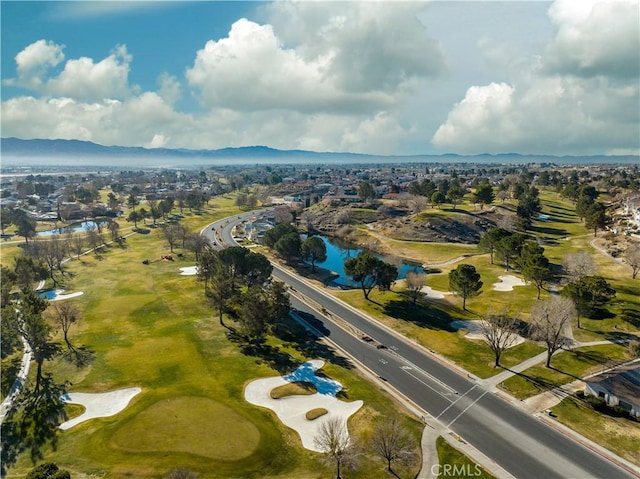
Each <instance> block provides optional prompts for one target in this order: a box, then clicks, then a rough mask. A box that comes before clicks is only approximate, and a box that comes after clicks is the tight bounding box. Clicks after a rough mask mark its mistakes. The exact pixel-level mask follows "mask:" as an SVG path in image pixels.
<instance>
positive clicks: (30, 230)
mask: <svg viewBox="0 0 640 479" xmlns="http://www.w3.org/2000/svg"><path fill="white" fill-rule="evenodd" d="M17 211H20V212H21V213H22V214H18V213H17ZM17 211H16V214H15V215H14V220H13V224H15V225H16V234H17V235H18V236H22V237H24V241H25V243H29V238H33V237H34V236H35V235H36V221H35V220H34V219H33V218H30V217H28V216H27V215H26V213H24V212H23V211H22V210H17Z"/></svg>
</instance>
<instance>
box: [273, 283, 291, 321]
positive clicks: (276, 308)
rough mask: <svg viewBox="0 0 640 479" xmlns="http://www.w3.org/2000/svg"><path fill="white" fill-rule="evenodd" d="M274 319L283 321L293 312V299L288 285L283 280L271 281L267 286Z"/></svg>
mask: <svg viewBox="0 0 640 479" xmlns="http://www.w3.org/2000/svg"><path fill="white" fill-rule="evenodd" d="M267 293H268V294H269V300H270V303H271V304H270V311H271V319H272V321H283V320H285V319H286V318H287V317H288V316H289V313H290V312H291V301H290V299H289V292H288V291H287V286H286V285H285V284H284V283H283V282H282V281H271V282H270V283H269V287H268V288H267Z"/></svg>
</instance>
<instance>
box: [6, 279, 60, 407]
mask: <svg viewBox="0 0 640 479" xmlns="http://www.w3.org/2000/svg"><path fill="white" fill-rule="evenodd" d="M48 304H49V301H47V300H46V299H44V298H41V297H40V296H38V294H37V293H35V292H34V291H33V290H32V289H30V288H26V289H23V290H22V292H21V293H20V302H19V303H18V304H17V305H16V309H17V311H18V321H17V326H18V331H19V332H20V334H21V335H22V337H23V338H24V340H25V341H26V342H27V343H28V344H29V348H30V349H31V352H32V354H33V360H34V361H35V362H36V366H37V369H36V385H35V390H34V393H35V394H36V395H38V394H39V392H40V386H41V385H42V378H43V376H42V365H43V363H44V362H45V361H46V360H49V359H52V358H53V357H54V356H55V355H56V354H57V353H58V345H57V344H55V343H53V342H52V341H51V328H50V327H49V325H48V324H47V322H46V321H45V319H44V317H43V316H42V312H43V311H44V310H45V309H47V306H48Z"/></svg>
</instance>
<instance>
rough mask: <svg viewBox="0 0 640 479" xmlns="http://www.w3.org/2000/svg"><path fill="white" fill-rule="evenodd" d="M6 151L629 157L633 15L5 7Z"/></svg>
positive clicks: (532, 7)
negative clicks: (34, 147) (64, 147)
mask: <svg viewBox="0 0 640 479" xmlns="http://www.w3.org/2000/svg"><path fill="white" fill-rule="evenodd" d="M0 9H1V15H2V17H1V19H2V25H1V26H2V33H1V35H2V38H1V40H2V42H1V52H2V95H1V96H2V103H1V110H0V115H1V128H2V137H5V138H6V137H18V138H23V139H30V138H49V139H58V138H59V139H78V140H87V141H92V142H95V143H98V144H103V145H120V146H142V147H147V148H153V147H166V148H189V149H219V148H225V147H239V146H252V145H265V146H269V147H272V148H277V149H283V150H290V149H302V150H311V151H334V152H354V153H367V154H376V155H415V154H442V153H457V154H481V153H494V154H495V153H521V154H552V155H599V154H635V155H637V154H639V153H640V95H639V90H640V73H639V72H640V33H639V26H638V18H639V17H640V0H612V1H600V2H598V1H595V0H558V1H555V2H529V1H509V2H488V1H467V2H459V1H437V2H429V3H427V2H397V1H387V2H354V1H351V2H333V1H331V2H329V1H327V2H323V1H319V2H312V1H302V2H287V1H279V2H239V1H232V2H209V1H195V2H187V1H184V2H169V1H142V2H110V1H89V2H82V1H60V2H56V1H50V2H18V1H3V2H1V3H0Z"/></svg>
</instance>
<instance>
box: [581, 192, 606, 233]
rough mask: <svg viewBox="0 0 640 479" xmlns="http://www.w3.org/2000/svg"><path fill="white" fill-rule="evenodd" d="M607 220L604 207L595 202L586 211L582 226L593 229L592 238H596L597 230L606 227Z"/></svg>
mask: <svg viewBox="0 0 640 479" xmlns="http://www.w3.org/2000/svg"><path fill="white" fill-rule="evenodd" d="M607 223H608V218H607V214H606V212H605V207H604V205H603V204H602V203H600V202H599V201H596V202H595V203H593V205H591V206H590V207H589V208H588V209H587V213H586V216H585V218H584V225H585V227H586V228H587V229H593V236H597V234H598V230H599V229H600V230H601V229H604V227H605V226H607Z"/></svg>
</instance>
